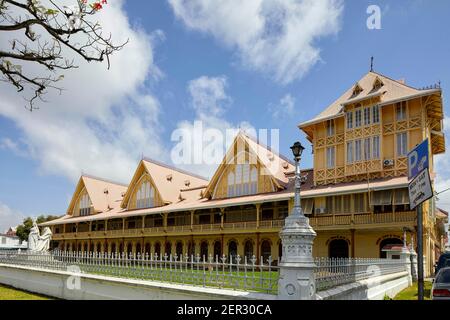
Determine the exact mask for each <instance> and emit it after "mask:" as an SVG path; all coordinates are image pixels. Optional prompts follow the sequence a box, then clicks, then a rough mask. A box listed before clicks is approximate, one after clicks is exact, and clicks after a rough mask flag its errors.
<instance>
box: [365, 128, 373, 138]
mask: <svg viewBox="0 0 450 320" xmlns="http://www.w3.org/2000/svg"><path fill="white" fill-rule="evenodd" d="M363 134H364V135H365V136H366V137H367V136H370V135H371V134H372V128H370V127H367V128H364V129H363Z"/></svg>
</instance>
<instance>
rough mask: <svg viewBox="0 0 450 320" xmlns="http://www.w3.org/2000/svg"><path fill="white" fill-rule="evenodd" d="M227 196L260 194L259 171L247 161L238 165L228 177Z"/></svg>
mask: <svg viewBox="0 0 450 320" xmlns="http://www.w3.org/2000/svg"><path fill="white" fill-rule="evenodd" d="M227 184H228V187H227V196H228V197H230V198H231V197H239V196H245V195H250V194H257V193H258V169H257V168H256V167H255V166H250V164H249V162H248V161H246V162H245V163H243V164H237V165H236V167H235V168H234V170H233V171H230V172H229V173H228V177H227Z"/></svg>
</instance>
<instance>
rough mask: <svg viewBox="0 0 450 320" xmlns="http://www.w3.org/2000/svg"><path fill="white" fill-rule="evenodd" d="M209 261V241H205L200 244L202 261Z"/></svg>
mask: <svg viewBox="0 0 450 320" xmlns="http://www.w3.org/2000/svg"><path fill="white" fill-rule="evenodd" d="M203 259H205V261H208V241H206V240H204V241H202V242H201V243H200V261H203Z"/></svg>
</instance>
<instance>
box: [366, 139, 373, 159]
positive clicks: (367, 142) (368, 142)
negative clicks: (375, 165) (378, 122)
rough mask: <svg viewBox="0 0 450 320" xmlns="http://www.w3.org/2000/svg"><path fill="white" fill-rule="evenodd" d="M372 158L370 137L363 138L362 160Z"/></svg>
mask: <svg viewBox="0 0 450 320" xmlns="http://www.w3.org/2000/svg"><path fill="white" fill-rule="evenodd" d="M370 159H372V139H371V138H365V139H364V160H366V161H367V160H370Z"/></svg>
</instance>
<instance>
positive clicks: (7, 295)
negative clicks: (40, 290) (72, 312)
mask: <svg viewBox="0 0 450 320" xmlns="http://www.w3.org/2000/svg"><path fill="white" fill-rule="evenodd" d="M49 299H51V298H49V297H45V296H42V295H38V294H34V293H29V292H26V291H22V290H17V289H14V288H11V287H6V286H3V285H0V300H49Z"/></svg>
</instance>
